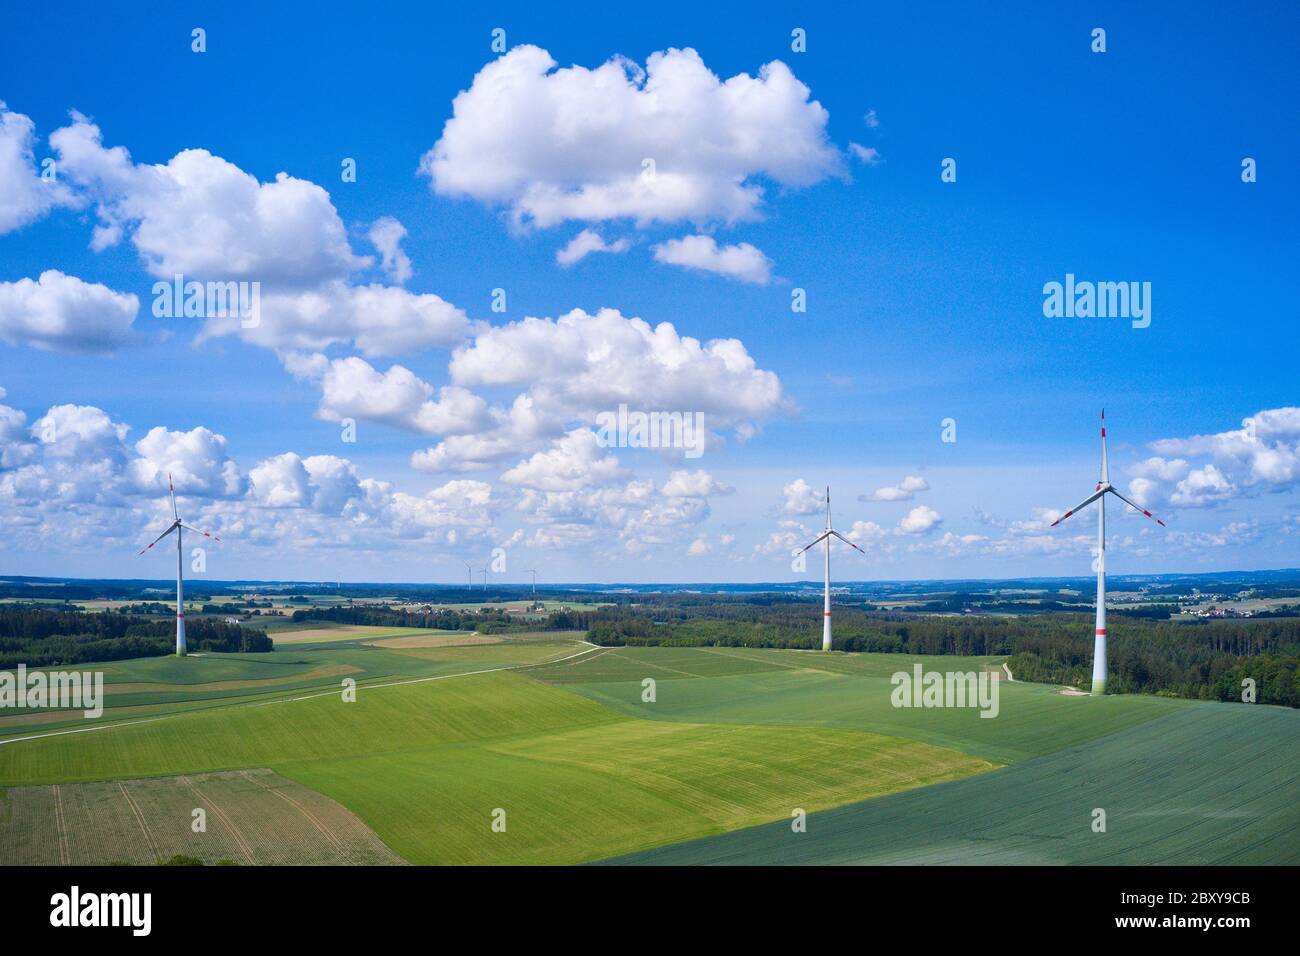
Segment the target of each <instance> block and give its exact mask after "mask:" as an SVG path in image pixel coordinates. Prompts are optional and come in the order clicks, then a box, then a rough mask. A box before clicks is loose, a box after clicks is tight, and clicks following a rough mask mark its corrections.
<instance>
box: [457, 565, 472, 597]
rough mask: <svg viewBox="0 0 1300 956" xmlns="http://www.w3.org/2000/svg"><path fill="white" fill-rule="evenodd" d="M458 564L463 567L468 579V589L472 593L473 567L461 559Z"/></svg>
mask: <svg viewBox="0 0 1300 956" xmlns="http://www.w3.org/2000/svg"><path fill="white" fill-rule="evenodd" d="M460 563H461V564H463V565H465V573H466V575H468V577H469V589H470V590H471V591H472V590H474V565H472V564H470V563H469V562H468V561H465V560H463V559H462V560H461V562H460Z"/></svg>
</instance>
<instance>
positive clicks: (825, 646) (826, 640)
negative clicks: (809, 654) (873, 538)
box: [799, 485, 867, 651]
mask: <svg viewBox="0 0 1300 956" xmlns="http://www.w3.org/2000/svg"><path fill="white" fill-rule="evenodd" d="M832 537H836V538H839V539H840V540H841V541H843V542H844V543H845V544H847V545H848V546H849V547H850V548H852V549H853V550H854V551H858V552H860V553H861V554H866V553H867V552H865V551H863V550H862V549H861V548H859V547H858V546H857V545H856V544H854V543H853V542H852V541H850V540H849V539H848V538H846V537H844V535H842V534H840V533H839V532H838V531H836V530H835V529H834V528H832V527H831V489H830V486H829V485H827V486H826V530H825V531H823V532H822V533H821V534H820V535H818V537H817V539H816V540H815V541H813V543H812V544H810V545H808V547H807V548H804V549H803V551H800V552H799V553H800V554H803V553H804V551H807V550H808V548H811V547H813V546H815V545H816V544H818V543H819V542H821V541H825V542H826V577H825V583H824V589H823V592H822V594H823V598H824V600H823V604H822V650H823V651H829V650H830V649H831V538H832Z"/></svg>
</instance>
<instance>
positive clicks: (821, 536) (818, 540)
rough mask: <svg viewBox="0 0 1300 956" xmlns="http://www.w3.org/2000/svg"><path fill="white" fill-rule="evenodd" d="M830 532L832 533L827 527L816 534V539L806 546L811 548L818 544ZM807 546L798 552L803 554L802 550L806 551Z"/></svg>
mask: <svg viewBox="0 0 1300 956" xmlns="http://www.w3.org/2000/svg"><path fill="white" fill-rule="evenodd" d="M831 533H832V532H831V531H830V530H829V529H828V530H826V531H823V532H822V533H821V534H819V535H818V536H817V539H816V540H815V541H813V543H812V544H810V545H808V548H811V547H814V546H815V545H819V544H821V543H822V541H823V540H825V539H826V537H827V536H828V535H830V534H831ZM808 548H804V549H803V551H800V552H799V553H800V554H803V552H804V551H807V550H808Z"/></svg>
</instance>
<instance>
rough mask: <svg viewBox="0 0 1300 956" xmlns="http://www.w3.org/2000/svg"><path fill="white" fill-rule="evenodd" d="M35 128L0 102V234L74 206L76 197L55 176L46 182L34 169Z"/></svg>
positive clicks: (28, 120)
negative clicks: (63, 208)
mask: <svg viewBox="0 0 1300 956" xmlns="http://www.w3.org/2000/svg"><path fill="white" fill-rule="evenodd" d="M35 143H36V125H35V124H34V123H33V122H32V121H31V119H30V118H29V117H27V116H24V115H23V114H22V113H15V112H13V111H11V110H9V109H7V108H6V107H5V104H4V102H3V101H0V235H3V234H4V233H6V232H12V231H13V230H15V229H20V228H22V227H23V226H25V225H27V224H28V223H31V222H35V221H36V220H37V219H40V218H41V217H42V216H44V215H45V214H46V213H48V212H49V211H50V210H51V209H54V208H56V207H59V206H77V205H79V204H80V203H79V200H78V198H77V197H76V196H75V195H74V194H73V193H72V191H71V190H70V189H68V187H67V186H66V185H65V184H64V183H63V182H61V181H60V180H59V179H58V178H57V177H56V178H53V179H45V178H44V177H42V176H41V174H40V173H39V172H38V171H37V169H36V156H35V152H34V149H33V147H34V146H35Z"/></svg>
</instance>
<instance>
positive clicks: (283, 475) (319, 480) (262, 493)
mask: <svg viewBox="0 0 1300 956" xmlns="http://www.w3.org/2000/svg"><path fill="white" fill-rule="evenodd" d="M248 477H249V482H250V486H251V487H250V493H251V495H252V497H253V498H254V499H255V500H256V501H257V502H258V503H260V504H262V505H265V506H266V507H269V508H310V509H312V510H314V511H317V512H320V513H322V514H331V515H337V514H340V513H342V512H343V510H344V508H345V507H346V506H347V504H348V502H350V501H353V500H354V499H358V498H360V497H361V496H362V489H361V482H360V479H359V478H358V476H357V471H356V468H355V467H354V466H353V465H352V463H351V462H350V461H348V460H347V459H345V458H337V457H335V456H334V455H313V456H310V457H308V458H305V459H304V458H301V457H299V456H298V455H297V454H295V453H294V452H285V453H284V454H282V455H276V456H274V457H272V458H267V459H265V460H264V461H262V462H259V463H258V464H257V465H256V466H255V467H254V468H252V469H251V470H250V471H249V473H248Z"/></svg>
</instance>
